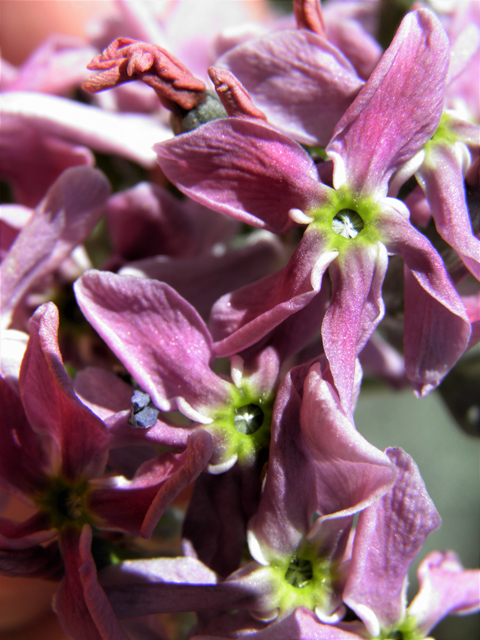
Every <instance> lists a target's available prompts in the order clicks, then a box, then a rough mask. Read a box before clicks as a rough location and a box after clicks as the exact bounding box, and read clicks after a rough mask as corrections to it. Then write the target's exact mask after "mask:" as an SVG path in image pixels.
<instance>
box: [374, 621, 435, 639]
mask: <svg viewBox="0 0 480 640" xmlns="http://www.w3.org/2000/svg"><path fill="white" fill-rule="evenodd" d="M423 638H425V635H424V634H423V633H422V632H421V631H419V630H418V628H417V623H416V620H415V618H414V617H413V616H406V617H405V618H404V619H403V620H402V622H400V623H399V624H398V625H397V626H396V627H395V628H394V629H382V631H381V632H380V636H379V639H378V640H422V639H423Z"/></svg>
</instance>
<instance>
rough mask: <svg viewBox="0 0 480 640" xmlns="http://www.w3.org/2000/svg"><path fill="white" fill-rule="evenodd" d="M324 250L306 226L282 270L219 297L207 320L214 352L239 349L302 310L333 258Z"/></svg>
mask: <svg viewBox="0 0 480 640" xmlns="http://www.w3.org/2000/svg"><path fill="white" fill-rule="evenodd" d="M325 249H326V247H325V243H324V240H323V238H322V237H321V236H320V235H319V234H318V233H317V232H316V230H315V229H309V230H308V231H307V232H306V233H305V234H304V236H303V239H302V241H301V242H300V244H299V245H298V247H297V249H296V251H295V253H294V254H293V256H292V257H291V258H290V261H289V263H288V264H287V266H286V267H285V268H284V269H282V270H281V271H279V272H277V273H276V274H273V275H271V276H267V277H266V278H263V279H262V280H259V281H257V282H256V283H253V284H251V285H248V286H246V287H243V288H242V289H239V290H238V291H235V292H233V293H231V294H228V295H227V296H224V297H223V298H220V300H219V301H218V302H217V303H216V304H215V305H214V307H213V309H212V316H211V321H210V322H211V327H212V333H213V335H214V336H215V337H216V338H217V342H216V343H215V350H216V353H217V354H218V355H231V354H234V353H238V352H240V351H243V350H244V349H246V348H247V347H249V346H251V345H252V344H255V343H256V342H258V341H259V340H260V339H261V338H263V337H264V336H266V335H267V334H268V333H269V332H270V331H272V329H275V327H277V326H278V325H279V324H280V323H282V322H283V321H284V320H286V319H287V318H289V317H290V316H291V315H292V314H294V313H297V312H298V311H300V310H302V309H304V308H305V307H306V306H307V305H308V304H309V303H310V302H311V301H312V300H313V299H314V298H315V296H316V295H318V292H319V291H320V289H321V286H322V277H323V274H324V273H325V271H326V269H327V267H328V266H329V264H330V263H331V262H332V261H333V260H334V259H335V258H336V257H337V252H336V251H326V250H325ZM320 319H321V318H319V322H320Z"/></svg>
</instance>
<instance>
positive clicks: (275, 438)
mask: <svg viewBox="0 0 480 640" xmlns="http://www.w3.org/2000/svg"><path fill="white" fill-rule="evenodd" d="M328 377H329V375H328V366H326V362H325V360H323V362H322V363H319V362H316V363H313V364H312V363H311V364H310V365H308V364H307V365H302V366H300V367H296V368H294V369H293V370H292V371H291V372H290V373H289V374H288V375H287V376H286V378H285V379H284V381H283V382H282V384H281V386H280V389H279V391H278V394H277V399H276V401H275V407H274V416H273V421H272V442H271V446H270V457H269V464H268V469H267V477H266V482H265V486H264V489H263V493H262V497H261V500H260V505H259V508H258V511H257V513H256V515H255V516H254V517H253V518H252V519H251V520H250V523H249V527H248V545H249V550H250V553H251V555H252V557H253V559H254V561H253V562H251V563H249V564H247V565H245V566H244V567H242V568H241V569H239V570H238V571H237V572H235V573H233V574H231V575H230V576H229V577H228V578H227V579H226V580H223V581H221V580H219V579H218V577H217V576H215V574H210V575H208V576H205V574H206V570H205V569H206V568H205V567H204V565H202V564H201V563H199V562H198V561H195V560H194V559H193V558H187V559H182V558H178V559H176V561H174V560H169V561H168V560H158V561H145V562H136V561H131V562H127V563H125V564H124V565H118V566H117V567H115V568H112V569H111V570H108V571H107V572H106V573H104V575H103V577H102V581H103V583H104V584H105V585H107V584H108V585H109V586H108V588H106V590H107V593H108V595H109V598H110V599H111V602H112V605H113V608H114V610H115V611H116V612H117V614H118V615H120V616H122V617H123V616H125V617H129V616H134V615H146V614H147V613H153V612H167V611H173V610H175V611H179V610H187V609H188V610H190V609H191V610H194V611H205V610H215V609H216V610H219V611H220V610H221V609H225V608H230V609H247V610H249V611H250V612H251V613H252V614H253V615H254V616H255V617H258V618H260V619H262V620H266V621H268V622H271V621H274V620H282V619H283V618H285V617H287V616H289V614H290V613H292V612H293V611H294V610H295V609H297V608H298V607H302V606H303V607H306V608H308V609H310V610H311V611H315V612H316V615H317V617H318V618H319V619H320V620H322V621H326V622H329V623H331V622H333V621H336V620H338V619H339V618H341V616H342V615H343V609H342V606H341V605H342V597H341V596H342V590H343V585H344V583H345V578H346V572H347V571H348V569H347V567H348V564H342V562H343V560H344V556H345V551H346V546H347V541H348V537H349V534H350V530H351V526H352V523H353V518H354V515H355V514H356V513H358V512H360V511H361V510H362V509H365V508H366V507H368V506H369V505H372V504H374V503H375V502H376V501H377V500H378V499H379V498H381V496H383V495H384V494H385V493H386V492H387V491H388V490H389V489H390V487H391V486H392V484H393V483H394V481H395V475H396V470H395V467H394V465H392V463H391V462H390V460H389V459H388V457H387V456H386V455H385V454H384V453H382V452H381V451H379V450H378V449H376V448H375V447H373V446H372V445H369V444H368V443H367V442H366V441H365V440H364V439H363V438H362V436H361V435H360V434H359V433H358V432H357V431H356V429H355V427H354V425H353V423H352V422H351V419H350V418H349V417H348V416H347V415H346V414H345V412H344V411H343V410H342V408H341V406H340V403H339V398H338V394H337V393H336V391H335V389H334V387H333V386H332V384H331V383H330V382H329V381H328ZM204 535H208V532H205V534H204ZM188 566H190V567H191V568H190V571H187V567H188ZM175 568H176V570H177V576H176V578H175V579H174V577H173V576H174V569H175ZM206 577H207V578H208V580H205V578H206ZM203 581H205V582H203ZM152 582H156V583H157V584H152ZM158 583H161V586H160V584H158ZM172 583H175V584H172ZM167 586H169V587H170V593H169V591H168V588H167ZM175 593H176V594H177V597H176V598H175V597H174V594H175ZM172 607H173V608H172ZM236 624H237V620H236V618H235V616H233V617H232V618H231V621H230V628H232V626H235V625H236ZM278 637H280V636H278Z"/></svg>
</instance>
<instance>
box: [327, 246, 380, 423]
mask: <svg viewBox="0 0 480 640" xmlns="http://www.w3.org/2000/svg"><path fill="white" fill-rule="evenodd" d="M387 264H388V259H387V252H386V249H385V246H384V245H383V244H382V243H380V242H378V243H376V244H374V245H367V246H365V247H363V246H359V245H354V246H352V247H351V248H350V247H349V248H347V249H346V251H345V253H344V254H343V255H341V256H339V258H338V259H337V260H336V261H335V262H334V263H333V264H332V265H331V267H330V270H329V274H330V278H331V281H332V299H331V302H330V307H329V308H328V309H327V312H326V314H325V319H324V321H323V324H322V338H323V348H324V350H325V355H326V356H327V358H328V361H329V363H330V368H331V371H332V375H333V378H334V381H335V386H336V387H337V390H338V393H339V395H340V398H341V400H342V406H343V407H344V410H345V411H346V412H349V411H351V410H352V401H353V396H352V393H353V384H354V379H355V360H356V358H357V356H358V354H359V353H360V351H361V350H362V349H363V347H364V346H365V344H366V342H367V341H368V339H369V338H370V336H371V335H372V333H373V331H374V330H375V328H376V326H377V325H378V323H379V322H380V320H381V319H382V318H383V314H384V310H385V307H384V304H383V299H382V284H383V280H384V278H385V271H386V269H387Z"/></svg>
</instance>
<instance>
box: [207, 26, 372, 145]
mask: <svg viewBox="0 0 480 640" xmlns="http://www.w3.org/2000/svg"><path fill="white" fill-rule="evenodd" d="M216 65H217V66H220V67H224V68H226V69H229V70H230V71H232V72H233V73H234V74H235V76H237V78H238V79H239V80H240V81H241V82H242V83H243V84H244V85H245V88H246V89H247V91H248V92H249V94H250V96H251V97H252V100H253V102H254V103H255V105H256V106H257V107H259V108H260V109H261V110H262V111H264V113H265V114H266V115H267V117H268V121H269V122H270V124H272V125H273V126H274V127H276V128H278V129H280V130H281V131H284V132H285V133H286V134H288V135H290V136H292V137H293V138H295V139H296V140H299V141H300V142H303V143H306V144H319V145H321V146H325V145H326V144H327V143H328V141H329V140H330V138H331V136H332V133H333V129H334V127H335V125H336V124H337V122H338V121H339V119H340V117H341V116H342V114H343V113H344V112H345V110H346V109H347V107H348V106H349V105H350V104H351V102H352V101H353V99H354V98H355V96H356V95H357V93H358V92H359V90H360V89H361V87H362V85H363V82H362V81H361V80H360V78H359V77H358V76H357V74H356V72H355V70H354V69H353V67H352V65H351V64H350V62H349V61H348V60H347V59H346V58H345V57H344V56H343V54H342V53H341V52H340V51H339V50H338V49H337V48H336V47H335V46H333V45H332V44H330V43H329V42H328V41H327V40H325V39H324V38H321V37H320V36H318V35H317V34H315V33H312V32H310V31H305V30H297V31H277V32H275V33H271V34H268V35H266V36H263V37H261V38H256V39H252V40H250V41H248V42H246V43H244V44H241V45H239V46H238V47H235V48H234V49H232V50H231V51H229V52H228V53H226V54H225V55H224V56H222V57H221V58H220V59H219V60H218V61H217V63H216Z"/></svg>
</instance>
